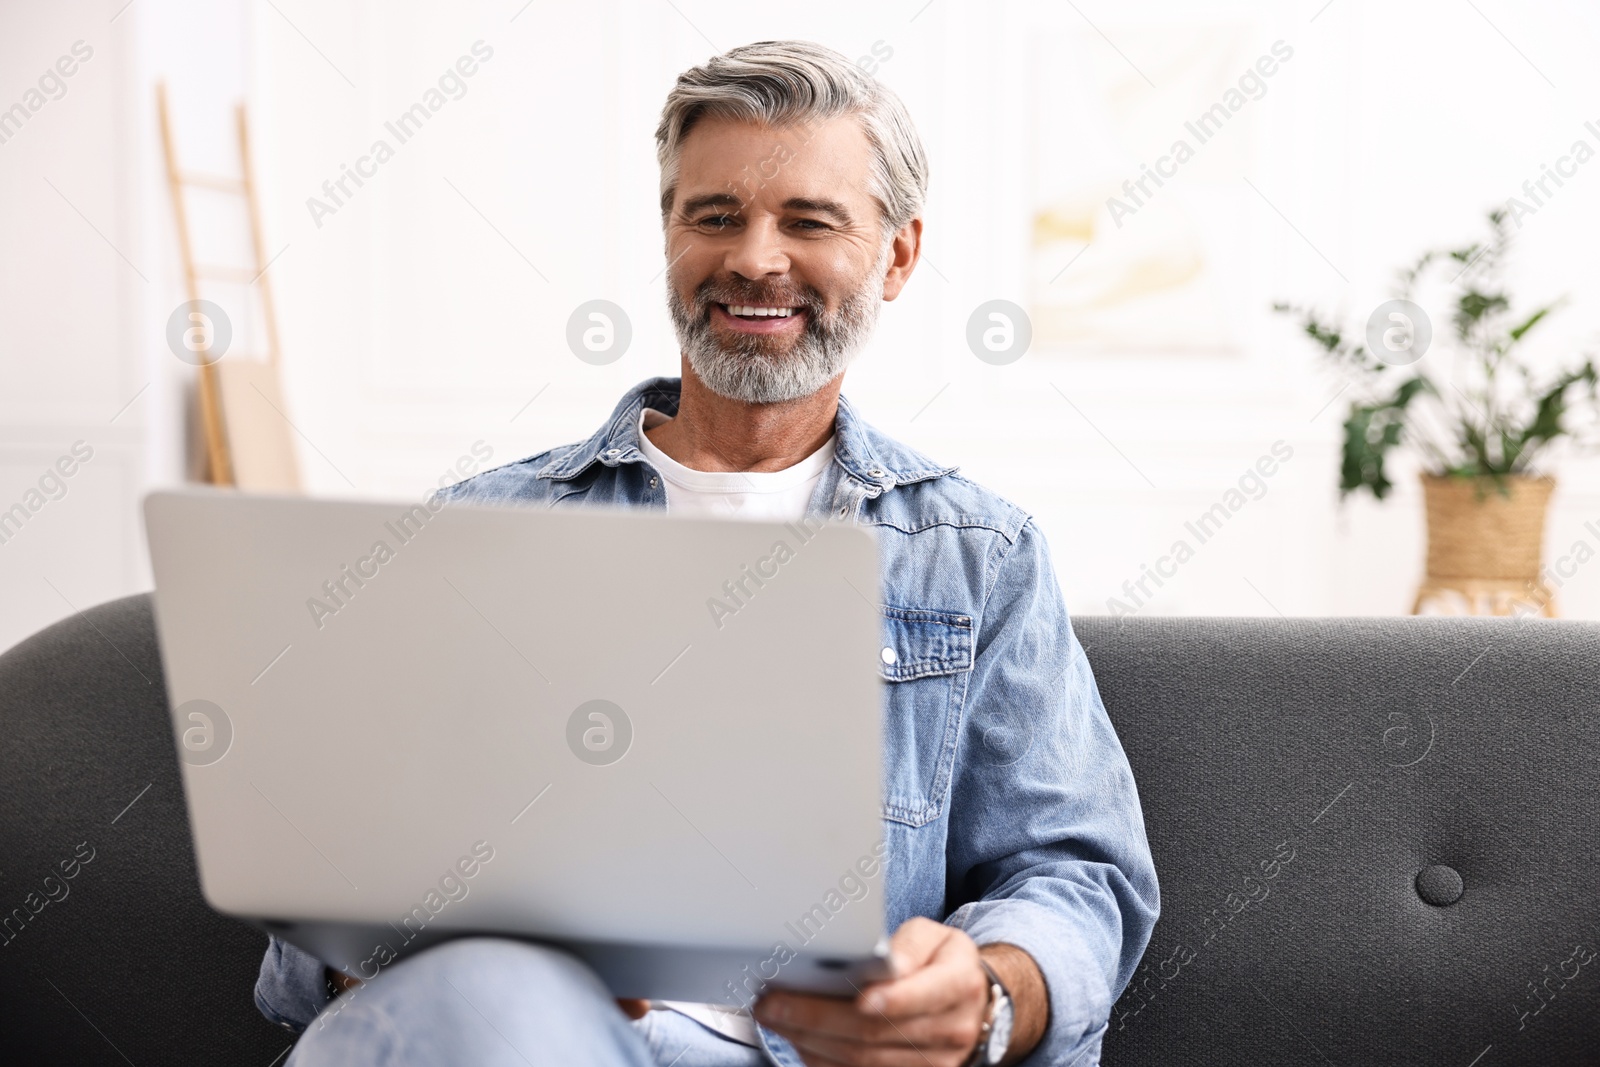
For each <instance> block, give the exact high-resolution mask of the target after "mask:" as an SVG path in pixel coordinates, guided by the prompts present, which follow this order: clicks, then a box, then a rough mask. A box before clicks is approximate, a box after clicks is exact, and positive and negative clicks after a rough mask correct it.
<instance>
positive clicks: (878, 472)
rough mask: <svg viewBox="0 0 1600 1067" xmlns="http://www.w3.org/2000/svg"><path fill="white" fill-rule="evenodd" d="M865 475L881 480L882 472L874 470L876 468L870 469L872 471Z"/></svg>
mask: <svg viewBox="0 0 1600 1067" xmlns="http://www.w3.org/2000/svg"><path fill="white" fill-rule="evenodd" d="M867 473H868V474H870V475H872V477H874V478H882V477H883V472H882V471H881V470H878V468H876V467H874V468H872V470H869V471H868V472H867Z"/></svg>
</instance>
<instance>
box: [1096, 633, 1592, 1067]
mask: <svg viewBox="0 0 1600 1067" xmlns="http://www.w3.org/2000/svg"><path fill="white" fill-rule="evenodd" d="M1074 625H1075V629H1076V630H1077V633H1078V636H1079V639H1080V640H1081V641H1082V643H1083V644H1084V646H1085V647H1086V649H1087V652H1088V657H1089V662H1090V663H1091V664H1092V666H1093V668H1094V673H1095V677H1096V680H1097V684H1098V685H1099V688H1100V693H1101V696H1102V698H1103V699H1104V701H1105V704H1106V708H1107V710H1108V712H1109V714H1110V716H1111V719H1112V722H1113V723H1114V724H1115V726H1116V729H1117V733H1118V735H1119V736H1120V737H1121V739H1122V743H1123V746H1124V749H1125V750H1126V752H1127V754H1128V759H1129V762H1130V763H1131V764H1132V767H1133V771H1134V777H1135V779H1136V780H1137V782H1138V783H1139V794H1140V799H1141V803H1142V805H1143V807H1144V814H1145V824H1146V826H1147V829H1148V834H1149V838H1150V847H1151V851H1152V853H1153V855H1154V857H1155V862H1156V871H1157V874H1158V876H1159V878H1160V882H1161V910H1162V914H1161V920H1160V922H1159V923H1158V924H1157V926H1156V929H1155V932H1154V935H1153V938H1152V940H1151V943H1150V947H1149V950H1148V951H1147V952H1146V954H1145V957H1144V960H1143V962H1142V963H1141V965H1140V967H1139V969H1138V971H1137V972H1136V973H1135V975H1134V979H1133V981H1132V982H1131V983H1130V985H1129V988H1128V990H1127V991H1126V992H1125V993H1124V995H1123V996H1122V998H1121V999H1120V1000H1119V1001H1118V1002H1117V1004H1116V1008H1115V1011H1114V1013H1113V1015H1112V1019H1111V1024H1110V1029H1109V1031H1108V1033H1107V1037H1106V1042H1105V1052H1104V1062H1105V1063H1106V1064H1107V1065H1108V1067H1123V1065H1138V1067H1156V1065H1162V1067H1165V1065H1168V1064H1170V1065H1174V1067H1176V1065H1179V1064H1182V1065H1184V1067H1197V1065H1205V1064H1217V1065H1224V1064H1226V1065H1228V1067H1234V1065H1237V1064H1244V1063H1249V1064H1262V1065H1265V1064H1329V1063H1332V1064H1339V1065H1341V1067H1343V1065H1345V1064H1442V1065H1449V1067H1469V1065H1476V1067H1507V1065H1511V1064H1528V1065H1533V1064H1539V1065H1546V1064H1564V1063H1572V1064H1578V1063H1600V955H1597V952H1600V874H1597V873H1596V859H1597V857H1600V766H1597V757H1600V625H1595V624H1590V623H1576V622H1548V621H1540V620H1532V621H1527V622H1523V621H1516V620H1509V619H1506V620H1477V619H1474V620H1468V619H1416V618H1400V619H1348V620H1337V619H1171V618H1168V619H1154V618H1152V619H1144V618H1122V619H1112V618H1084V619H1079V620H1077V621H1076V622H1075V624H1074ZM1424 872H1426V873H1424ZM1419 876H1420V878H1419Z"/></svg>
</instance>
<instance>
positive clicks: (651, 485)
mask: <svg viewBox="0 0 1600 1067" xmlns="http://www.w3.org/2000/svg"><path fill="white" fill-rule="evenodd" d="M655 487H656V480H655V479H654V478H651V479H650V488H652V489H654V488H655Z"/></svg>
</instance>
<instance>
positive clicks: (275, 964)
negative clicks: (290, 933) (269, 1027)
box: [255, 937, 329, 1034]
mask: <svg viewBox="0 0 1600 1067" xmlns="http://www.w3.org/2000/svg"><path fill="white" fill-rule="evenodd" d="M328 999H329V998H328V978H327V969H326V968H325V967H324V965H323V963H322V961H321V960H319V959H317V958H316V957H315V956H313V955H311V954H310V953H309V952H306V951H304V950H303V949H298V948H295V947H294V946H293V945H291V944H289V942H287V941H284V940H282V939H280V938H276V937H274V938H271V939H270V940H269V941H268V942H267V951H266V955H264V956H262V957H261V971H260V973H259V974H258V975H257V976H256V996H255V1000H256V1009H257V1010H258V1011H260V1012H261V1014H262V1015H265V1016H266V1017H267V1020H268V1021H269V1022H272V1023H275V1024H276V1025H278V1026H281V1027H283V1028H284V1029H285V1030H292V1031H294V1032H295V1033H297V1034H298V1033H301V1032H303V1031H304V1030H305V1028H306V1027H308V1026H310V1025H311V1020H313V1019H315V1018H316V1017H317V1014H318V1013H319V1012H321V1011H322V1009H323V1008H324V1007H325V1006H326V1005H327V1003H328Z"/></svg>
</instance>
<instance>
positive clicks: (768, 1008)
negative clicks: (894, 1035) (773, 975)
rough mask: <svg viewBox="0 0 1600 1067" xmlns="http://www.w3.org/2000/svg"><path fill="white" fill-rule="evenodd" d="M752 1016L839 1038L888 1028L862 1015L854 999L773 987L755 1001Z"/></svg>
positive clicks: (783, 1026)
mask: <svg viewBox="0 0 1600 1067" xmlns="http://www.w3.org/2000/svg"><path fill="white" fill-rule="evenodd" d="M755 1017H756V1019H757V1020H758V1021H759V1022H761V1023H763V1024H764V1025H766V1026H770V1027H772V1028H773V1029H774V1030H781V1029H789V1030H794V1031H795V1032H797V1033H814V1034H825V1035H829V1036H832V1037H840V1038H861V1037H865V1036H868V1035H869V1034H871V1033H876V1032H877V1031H878V1030H886V1029H888V1028H887V1027H886V1026H882V1024H881V1021H879V1020H878V1019H869V1018H868V1017H867V1016H866V1015H863V1013H862V1011H861V1008H860V1007H859V1006H857V1004H856V1002H855V1001H853V1000H850V999H848V998H846V997H824V996H816V995H813V994H810V993H795V992H788V991H776V990H775V991H772V992H769V993H767V994H766V995H765V996H763V997H762V998H761V999H760V1000H758V1001H756V1006H755Z"/></svg>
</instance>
